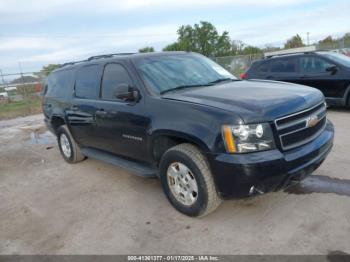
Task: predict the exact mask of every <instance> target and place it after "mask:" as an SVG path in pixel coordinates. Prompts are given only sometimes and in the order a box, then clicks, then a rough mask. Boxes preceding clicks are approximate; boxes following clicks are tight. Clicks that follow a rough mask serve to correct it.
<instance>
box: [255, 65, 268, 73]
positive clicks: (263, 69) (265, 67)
mask: <svg viewBox="0 0 350 262" xmlns="http://www.w3.org/2000/svg"><path fill="white" fill-rule="evenodd" d="M256 71H257V72H261V73H266V72H268V71H269V66H268V63H262V64H260V65H258V67H257V69H256Z"/></svg>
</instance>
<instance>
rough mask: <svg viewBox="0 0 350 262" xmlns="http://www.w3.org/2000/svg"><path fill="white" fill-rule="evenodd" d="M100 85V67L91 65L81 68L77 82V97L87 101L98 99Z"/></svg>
mask: <svg viewBox="0 0 350 262" xmlns="http://www.w3.org/2000/svg"><path fill="white" fill-rule="evenodd" d="M99 84H100V66H99V65H89V66H84V67H81V68H80V69H79V70H78V72H77V77H76V81H75V96H76V97H79V98H86V99H96V98H97V94H98V90H99Z"/></svg>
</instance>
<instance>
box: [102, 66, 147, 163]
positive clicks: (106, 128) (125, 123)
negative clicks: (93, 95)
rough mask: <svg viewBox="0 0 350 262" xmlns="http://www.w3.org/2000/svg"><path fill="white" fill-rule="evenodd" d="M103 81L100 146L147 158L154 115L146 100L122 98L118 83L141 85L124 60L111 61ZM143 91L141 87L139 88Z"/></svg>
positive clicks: (105, 68)
mask: <svg viewBox="0 0 350 262" xmlns="http://www.w3.org/2000/svg"><path fill="white" fill-rule="evenodd" d="M103 71H104V73H103V77H102V81H101V90H100V100H99V101H98V103H97V104H96V106H97V112H96V114H95V116H96V136H97V139H98V147H99V148H100V149H103V150H107V151H109V152H113V153H116V154H118V155H122V156H126V157H130V158H134V159H139V160H147V159H146V156H147V155H148V154H147V151H146V145H147V141H146V140H147V135H146V132H147V128H148V126H149V123H150V119H149V117H148V116H147V112H146V110H145V104H144V100H143V98H142V97H141V98H140V100H139V101H124V100H121V99H118V98H117V97H116V96H117V95H118V90H120V89H118V87H119V86H121V85H124V86H125V85H127V86H129V87H133V88H136V89H137V86H136V84H135V81H134V80H133V79H132V77H131V74H130V73H129V71H128V69H127V67H126V65H125V64H123V62H113V63H107V64H106V65H105V66H104V70H103ZM138 90H139V92H140V89H138Z"/></svg>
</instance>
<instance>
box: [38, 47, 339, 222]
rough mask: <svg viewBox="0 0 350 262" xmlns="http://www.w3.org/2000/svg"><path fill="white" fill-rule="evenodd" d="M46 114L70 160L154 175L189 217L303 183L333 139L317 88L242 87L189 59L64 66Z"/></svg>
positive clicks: (48, 90) (136, 57)
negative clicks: (223, 203)
mask: <svg viewBox="0 0 350 262" xmlns="http://www.w3.org/2000/svg"><path fill="white" fill-rule="evenodd" d="M43 112H44V115H45V122H46V124H47V126H48V128H49V129H50V130H51V131H52V132H53V133H54V134H55V135H56V136H57V138H58V145H59V148H60V151H61V153H62V156H63V158H64V159H65V160H66V161H67V162H69V163H75V162H79V161H81V160H83V159H85V158H86V157H91V158H96V159H99V160H102V161H105V162H107V163H110V164H114V165H117V166H120V167H122V168H125V169H128V170H130V171H131V172H133V173H135V174H138V175H140V176H144V177H159V178H160V181H161V184H162V187H163V189H164V192H165V194H166V196H167V198H168V199H169V201H170V203H171V204H172V205H173V206H174V207H175V208H176V209H177V210H179V211H180V212H182V213H184V214H186V215H189V216H203V215H206V214H208V213H209V212H211V211H213V210H214V209H215V208H217V207H218V206H219V204H220V203H221V201H222V199H229V198H244V197H250V196H256V195H260V194H263V193H266V192H271V191H276V190H281V189H283V188H285V187H287V186H289V185H291V184H293V183H296V182H298V181H300V180H302V179H303V178H304V177H305V176H307V175H309V174H311V173H312V172H313V171H314V170H315V169H316V168H318V167H319V166H320V164H321V163H322V162H323V160H324V159H325V158H326V156H327V154H328V153H329V152H330V150H331V148H332V145H333V135H334V129H333V125H332V124H331V122H330V121H328V120H327V117H326V105H325V99H324V96H323V95H322V93H321V92H320V91H318V90H316V89H314V88H310V87H305V86H301V85H295V84H289V83H282V82H281V83H277V82H272V81H263V80H259V81H254V80H249V81H242V80H238V79H236V78H235V77H234V76H232V75H231V74H230V73H229V72H227V71H226V70H225V69H223V68H222V67H220V66H219V65H217V64H216V63H214V62H213V61H211V60H210V59H208V58H206V57H204V56H202V55H199V54H195V53H186V52H164V53H149V54H110V55H101V56H95V57H90V58H89V59H87V60H85V61H80V62H72V63H68V64H65V65H63V66H62V67H61V68H59V69H57V70H55V71H54V72H52V73H51V74H50V75H49V77H48V79H47V84H46V86H45V91H44V99H43Z"/></svg>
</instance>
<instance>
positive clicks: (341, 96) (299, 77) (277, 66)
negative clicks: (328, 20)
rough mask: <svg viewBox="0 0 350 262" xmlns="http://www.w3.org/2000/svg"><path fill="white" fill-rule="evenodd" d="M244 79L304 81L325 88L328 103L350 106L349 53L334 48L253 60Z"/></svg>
mask: <svg viewBox="0 0 350 262" xmlns="http://www.w3.org/2000/svg"><path fill="white" fill-rule="evenodd" d="M241 78H243V79H268V80H277V81H285V82H291V83H296V84H302V85H307V86H311V87H314V88H317V89H319V90H321V91H322V93H323V94H324V96H325V97H326V101H327V103H328V104H329V105H334V106H350V57H348V56H345V55H343V54H338V53H335V52H326V51H320V52H306V53H295V54H286V55H280V56H273V57H269V58H266V59H263V60H260V61H256V62H254V63H253V64H252V65H251V67H250V68H249V69H248V70H247V72H246V73H244V74H242V75H241Z"/></svg>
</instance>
